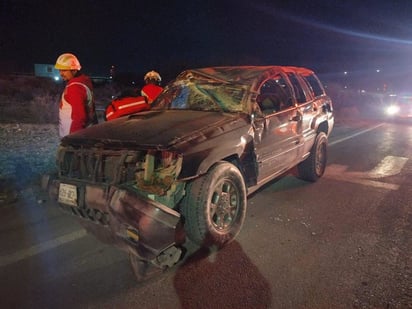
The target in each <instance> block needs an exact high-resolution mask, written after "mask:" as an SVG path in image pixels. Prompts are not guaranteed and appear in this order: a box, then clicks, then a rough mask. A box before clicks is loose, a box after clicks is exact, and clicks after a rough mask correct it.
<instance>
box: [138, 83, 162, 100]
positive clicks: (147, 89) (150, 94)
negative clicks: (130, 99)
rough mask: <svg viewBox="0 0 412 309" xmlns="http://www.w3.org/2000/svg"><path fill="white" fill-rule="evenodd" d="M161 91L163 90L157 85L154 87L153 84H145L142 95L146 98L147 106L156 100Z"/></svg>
mask: <svg viewBox="0 0 412 309" xmlns="http://www.w3.org/2000/svg"><path fill="white" fill-rule="evenodd" d="M162 91H163V88H162V87H160V86H158V85H154V84H146V85H144V86H143V88H142V95H143V96H145V97H147V101H148V102H149V104H152V102H153V101H154V99H156V98H157V96H158V95H159V94H160V93H161V92H162Z"/></svg>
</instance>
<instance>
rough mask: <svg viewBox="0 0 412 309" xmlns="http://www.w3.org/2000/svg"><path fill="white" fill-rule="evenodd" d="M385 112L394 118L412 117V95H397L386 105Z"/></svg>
mask: <svg viewBox="0 0 412 309" xmlns="http://www.w3.org/2000/svg"><path fill="white" fill-rule="evenodd" d="M385 114H386V116H388V117H390V118H392V119H393V118H396V119H412V95H398V96H395V97H394V99H392V100H391V101H390V102H389V103H388V104H387V105H386V107H385Z"/></svg>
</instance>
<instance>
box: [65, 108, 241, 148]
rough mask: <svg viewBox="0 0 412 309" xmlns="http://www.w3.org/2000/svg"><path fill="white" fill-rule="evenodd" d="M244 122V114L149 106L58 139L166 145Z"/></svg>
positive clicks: (87, 142)
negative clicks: (153, 107)
mask: <svg viewBox="0 0 412 309" xmlns="http://www.w3.org/2000/svg"><path fill="white" fill-rule="evenodd" d="M239 120H240V121H239ZM245 124H246V116H244V115H243V116H241V115H240V114H225V113H218V112H203V111H185V110H166V111H156V110H152V111H147V112H141V113H138V114H134V115H130V116H127V117H122V118H119V119H116V120H112V121H108V122H105V123H101V124H99V125H95V126H92V127H89V128H87V129H84V130H81V131H78V132H75V133H73V134H71V135H68V136H66V137H65V138H64V139H63V140H62V142H63V144H66V143H69V144H82V145H89V146H92V145H101V146H103V145H111V146H113V147H138V148H140V147H142V148H156V149H166V148H169V147H171V146H173V145H175V144H177V143H179V142H188V141H189V140H191V139H195V138H198V137H199V136H201V135H204V136H205V138H208V137H211V136H216V135H220V134H223V133H224V132H226V131H231V130H233V129H236V128H237V127H239V126H244V125H245Z"/></svg>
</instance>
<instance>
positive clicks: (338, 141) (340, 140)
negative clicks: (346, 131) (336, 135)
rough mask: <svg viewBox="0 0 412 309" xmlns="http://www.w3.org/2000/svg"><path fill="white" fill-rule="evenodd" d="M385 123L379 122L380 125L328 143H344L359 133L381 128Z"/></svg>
mask: <svg viewBox="0 0 412 309" xmlns="http://www.w3.org/2000/svg"><path fill="white" fill-rule="evenodd" d="M383 125H384V123H380V124H378V125H376V126H374V127H371V128H368V129H365V130H362V131H359V132H356V133H354V134H352V135H349V136H346V137H343V138H341V139H338V140H336V141H333V142H329V144H328V145H329V146H333V145H336V144H339V143H342V142H344V141H346V140H348V139H351V138H353V137H355V136H358V135H361V134H364V133H367V132H369V131H372V130H375V129H377V128H379V127H381V126H383Z"/></svg>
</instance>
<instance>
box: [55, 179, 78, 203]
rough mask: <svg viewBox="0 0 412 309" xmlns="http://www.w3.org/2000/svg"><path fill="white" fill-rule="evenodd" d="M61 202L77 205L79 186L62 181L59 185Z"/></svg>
mask: <svg viewBox="0 0 412 309" xmlns="http://www.w3.org/2000/svg"><path fill="white" fill-rule="evenodd" d="M59 203H63V204H67V205H71V206H77V187H76V186H74V185H69V184H67V183H61V184H60V186H59Z"/></svg>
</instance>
